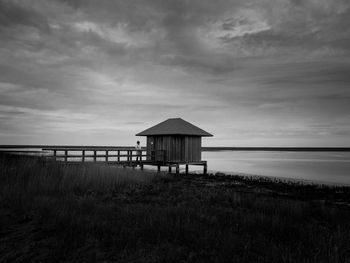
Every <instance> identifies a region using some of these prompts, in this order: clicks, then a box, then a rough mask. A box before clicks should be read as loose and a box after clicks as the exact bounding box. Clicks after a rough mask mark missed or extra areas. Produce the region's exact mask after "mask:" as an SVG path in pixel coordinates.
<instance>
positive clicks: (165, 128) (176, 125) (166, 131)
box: [136, 118, 213, 137]
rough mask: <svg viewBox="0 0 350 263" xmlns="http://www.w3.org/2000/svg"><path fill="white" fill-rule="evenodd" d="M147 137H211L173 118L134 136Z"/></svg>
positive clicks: (183, 121) (181, 120) (195, 127)
mask: <svg viewBox="0 0 350 263" xmlns="http://www.w3.org/2000/svg"><path fill="white" fill-rule="evenodd" d="M149 135H192V136H207V137H209V136H213V135H212V134H210V133H208V132H206V131H204V130H202V129H200V128H198V127H197V126H194V125H193V124H191V123H189V122H187V121H185V120H183V119H181V118H173V119H167V120H166V121H163V122H161V123H159V124H157V125H155V126H153V127H151V128H149V129H147V130H144V131H143V132H140V133H138V134H136V136H149Z"/></svg>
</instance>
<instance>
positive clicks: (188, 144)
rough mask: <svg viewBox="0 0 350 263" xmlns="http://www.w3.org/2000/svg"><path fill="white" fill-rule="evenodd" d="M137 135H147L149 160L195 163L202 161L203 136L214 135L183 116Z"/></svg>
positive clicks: (169, 162)
mask: <svg viewBox="0 0 350 263" xmlns="http://www.w3.org/2000/svg"><path fill="white" fill-rule="evenodd" d="M136 136H147V161H150V162H152V161H153V162H163V163H166V164H171V163H176V164H194V163H200V162H202V158H201V147H202V137H208V136H213V135H211V134H210V133H208V132H206V131H204V130H202V129H200V128H198V127H196V126H194V125H193V124H191V123H189V122H187V121H185V120H183V119H181V118H173V119H168V120H166V121H164V122H161V123H159V124H157V125H155V126H153V127H151V128H149V129H147V130H145V131H143V132H140V133H138V134H136ZM205 164H206V162H205Z"/></svg>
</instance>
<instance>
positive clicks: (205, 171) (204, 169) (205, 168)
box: [203, 162, 208, 175]
mask: <svg viewBox="0 0 350 263" xmlns="http://www.w3.org/2000/svg"><path fill="white" fill-rule="evenodd" d="M207 169H208V166H207V162H205V163H204V166H203V174H204V175H206V174H207Z"/></svg>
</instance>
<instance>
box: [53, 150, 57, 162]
mask: <svg viewBox="0 0 350 263" xmlns="http://www.w3.org/2000/svg"><path fill="white" fill-rule="evenodd" d="M53 157H54V158H53V159H54V160H55V161H57V159H56V158H57V150H53Z"/></svg>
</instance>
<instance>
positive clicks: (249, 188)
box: [0, 155, 350, 263]
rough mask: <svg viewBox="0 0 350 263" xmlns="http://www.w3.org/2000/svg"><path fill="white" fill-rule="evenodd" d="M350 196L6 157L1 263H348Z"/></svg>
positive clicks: (0, 183) (0, 169)
mask: <svg viewBox="0 0 350 263" xmlns="http://www.w3.org/2000/svg"><path fill="white" fill-rule="evenodd" d="M349 203H350V189H349V188H346V187H322V186H316V185H309V186H303V185H301V184H296V183H293V184H292V183H284V182H280V181H269V180H267V179H256V178H246V177H240V176H225V175H223V174H217V175H215V176H213V175H211V176H210V175H209V176H206V177H203V176H198V175H192V176H184V175H180V176H175V175H166V174H160V175H159V174H158V175H157V174H154V173H151V172H148V173H147V172H140V171H137V170H132V169H122V168H116V167H108V166H106V165H85V166H83V165H79V166H67V165H63V164H54V163H51V164H49V163H44V162H43V161H42V160H40V159H35V158H29V157H13V156H6V155H0V261H1V262H298V263H300V262H350V209H349V205H348V204H349Z"/></svg>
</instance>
